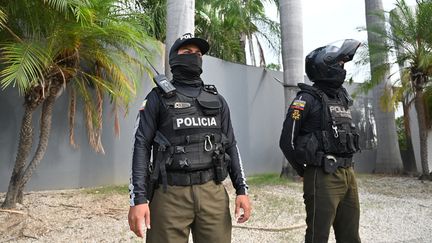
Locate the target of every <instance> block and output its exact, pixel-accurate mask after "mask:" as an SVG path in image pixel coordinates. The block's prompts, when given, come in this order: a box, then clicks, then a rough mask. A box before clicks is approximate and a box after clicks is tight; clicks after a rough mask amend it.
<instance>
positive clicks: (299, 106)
mask: <svg viewBox="0 0 432 243" xmlns="http://www.w3.org/2000/svg"><path fill="white" fill-rule="evenodd" d="M305 105H306V101H304V100H294V101H293V103H292V104H291V108H292V109H297V110H304V107H305Z"/></svg>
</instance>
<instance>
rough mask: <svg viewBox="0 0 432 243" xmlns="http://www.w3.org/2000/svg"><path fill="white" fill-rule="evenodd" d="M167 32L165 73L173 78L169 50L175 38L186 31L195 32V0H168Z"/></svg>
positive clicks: (169, 77)
mask: <svg viewBox="0 0 432 243" xmlns="http://www.w3.org/2000/svg"><path fill="white" fill-rule="evenodd" d="M166 30H167V34H166V40H165V74H166V76H167V77H168V79H171V77H172V75H171V68H170V66H169V64H168V55H169V50H170V48H171V46H172V44H174V42H175V40H176V39H177V38H179V37H180V36H181V35H183V34H184V33H192V34H194V32H195V0H183V1H177V0H167V27H166Z"/></svg>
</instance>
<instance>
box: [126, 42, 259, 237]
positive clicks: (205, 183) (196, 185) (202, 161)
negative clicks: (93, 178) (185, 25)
mask: <svg viewBox="0 0 432 243" xmlns="http://www.w3.org/2000/svg"><path fill="white" fill-rule="evenodd" d="M208 50H209V44H208V43H207V41H205V40H204V39H201V38H195V37H193V36H192V35H191V34H189V33H187V34H184V35H183V36H181V37H180V38H178V39H177V40H176V41H175V43H174V44H173V45H172V47H171V49H170V53H169V64H170V67H171V72H172V74H173V80H172V85H173V86H174V87H175V90H174V91H173V92H165V91H164V89H163V88H162V87H155V88H154V89H153V90H152V91H151V92H150V93H149V94H148V95H147V97H146V101H145V103H144V104H143V107H142V109H141V110H140V112H139V116H138V119H137V123H136V128H135V129H136V131H135V141H134V150H133V160H132V177H131V184H130V186H129V190H130V198H131V200H130V204H131V207H130V210H129V217H128V219H129V226H130V229H131V230H132V231H133V232H134V233H135V234H136V235H137V236H139V237H143V235H144V232H143V228H144V227H146V228H147V233H146V242H152V243H160V242H164V243H169V242H173V243H177V242H188V239H189V232H192V236H193V240H194V242H196V243H200V242H215V243H217V242H220V243H226V242H230V241H231V216H230V211H229V205H228V202H229V198H228V195H227V192H226V190H225V187H224V186H223V185H222V181H223V180H224V179H225V178H226V177H227V175H228V174H229V176H230V179H231V181H232V182H233V186H234V188H235V190H236V194H237V197H236V201H235V204H236V207H235V208H236V209H235V214H236V217H237V222H239V223H243V222H246V221H247V220H248V218H249V216H250V211H251V207H250V204H249V198H248V196H247V188H248V187H247V185H246V180H245V175H244V172H243V166H242V161H241V159H240V155H239V152H238V148H237V145H236V141H235V137H234V132H233V127H232V125H231V119H230V112H229V108H228V105H227V103H226V101H225V99H224V98H223V97H222V96H221V95H220V94H219V93H218V91H217V90H216V88H215V87H214V86H213V85H205V84H204V83H203V81H202V80H201V77H200V75H201V73H202V55H204V54H205V53H206V52H207V51H208ZM164 84H165V85H167V87H169V86H170V84H169V83H167V82H165V83H164ZM151 153H152V159H150V158H151ZM241 211H243V212H241Z"/></svg>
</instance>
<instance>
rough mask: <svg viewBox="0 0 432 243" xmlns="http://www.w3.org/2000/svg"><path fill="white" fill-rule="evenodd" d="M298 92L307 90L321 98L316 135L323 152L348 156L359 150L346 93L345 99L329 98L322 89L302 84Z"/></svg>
mask: <svg viewBox="0 0 432 243" xmlns="http://www.w3.org/2000/svg"><path fill="white" fill-rule="evenodd" d="M301 88H302V90H301V91H300V92H307V93H310V94H312V95H313V96H315V97H317V98H318V99H320V100H321V103H322V118H321V131H317V132H316V133H315V134H316V137H317V138H318V141H320V150H322V151H323V152H324V154H331V155H336V156H343V157H345V156H349V155H352V154H354V153H355V152H356V151H359V150H360V148H359V134H358V132H357V130H356V128H355V125H354V124H353V122H352V117H351V110H350V109H349V105H348V104H349V100H348V94H346V97H345V99H342V100H341V99H337V98H335V99H330V98H329V97H328V96H327V95H326V94H325V93H324V92H323V91H321V90H319V89H317V88H315V87H311V86H306V85H304V86H303V85H302V86H301Z"/></svg>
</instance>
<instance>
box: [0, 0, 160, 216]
mask: <svg viewBox="0 0 432 243" xmlns="http://www.w3.org/2000/svg"><path fill="white" fill-rule="evenodd" d="M123 6H124V5H122V4H121V3H120V2H119V1H115V0H86V1H75V0H34V1H26V0H15V1H1V2H0V28H1V29H0V47H1V48H0V59H1V63H2V66H1V70H0V83H1V85H2V87H3V88H6V87H9V86H12V87H16V88H18V89H19V92H20V94H22V95H24V108H25V111H24V115H23V119H22V124H21V130H20V137H19V144H18V151H17V156H16V160H15V164H14V169H13V172H12V176H11V179H10V183H9V187H8V192H7V194H6V199H5V201H4V202H3V204H2V207H3V208H13V207H15V205H16V202H22V195H23V194H22V192H23V189H24V186H25V185H26V183H27V182H28V180H29V179H30V178H31V176H32V173H33V172H34V171H35V169H36V167H37V165H38V164H39V163H40V161H41V160H42V159H43V157H44V154H45V151H46V148H47V145H48V140H49V134H50V130H51V120H52V109H53V106H54V104H55V103H56V100H57V98H58V97H59V96H60V95H62V94H63V91H65V90H66V89H67V90H68V91H69V92H68V94H69V98H70V107H69V109H68V110H69V121H70V125H71V128H70V142H71V144H72V145H75V140H74V133H73V125H74V121H75V115H74V114H75V111H76V100H77V98H78V97H80V98H82V100H83V103H84V111H85V118H86V125H87V131H88V138H89V143H90V145H91V147H92V148H93V149H95V151H97V152H99V153H104V150H103V146H102V142H101V136H102V123H103V121H102V110H103V107H104V106H103V103H104V97H106V96H108V97H109V100H110V101H111V105H112V106H113V110H114V111H117V110H118V109H120V108H125V109H126V110H127V106H128V104H129V102H130V101H131V99H132V98H133V97H134V94H135V91H136V87H137V83H136V80H139V79H138V77H139V75H140V74H139V73H140V71H141V72H142V71H146V70H147V69H146V68H145V66H144V65H143V64H142V63H141V60H144V59H143V58H142V57H143V55H149V53H150V52H149V51H148V50H147V49H146V48H145V47H144V45H143V44H144V43H146V42H147V43H149V45H150V46H153V44H152V43H153V42H152V41H151V39H149V38H148V37H146V35H145V34H144V33H143V32H142V31H140V26H138V25H137V24H136V23H134V20H133V19H129V18H128V17H127V14H126V13H127V11H129V10H128V9H124V8H123ZM130 52H133V53H134V55H130ZM149 56H150V55H149ZM105 100H106V99H105ZM40 106H42V107H41V109H42V112H41V119H40V124H39V125H40V129H39V132H40V133H39V140H38V141H37V148H36V151H35V153H34V155H33V156H32V157H31V159H30V161H29V162H28V160H29V156H30V153H31V148H32V145H33V123H32V116H33V113H34V111H35V110H36V109H37V108H38V107H40ZM65 110H66V109H65ZM115 121H116V122H115V124H116V125H115V129H116V131H118V121H117V119H116V120H115Z"/></svg>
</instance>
